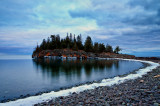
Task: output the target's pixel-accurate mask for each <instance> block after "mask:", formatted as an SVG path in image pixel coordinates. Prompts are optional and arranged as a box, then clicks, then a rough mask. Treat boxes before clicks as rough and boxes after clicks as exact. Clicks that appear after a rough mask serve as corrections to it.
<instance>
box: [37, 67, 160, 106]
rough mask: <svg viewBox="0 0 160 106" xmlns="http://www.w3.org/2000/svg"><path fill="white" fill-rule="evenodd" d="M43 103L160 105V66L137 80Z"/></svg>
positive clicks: (72, 105) (128, 105)
mask: <svg viewBox="0 0 160 106" xmlns="http://www.w3.org/2000/svg"><path fill="white" fill-rule="evenodd" d="M41 105H63V106H75V105H78V106H79V105H98V106H101V105H105V106H110V105H111V106H112V105H127V106H131V105H132V106H135V105H144V106H148V105H151V106H153V105H154V106H160V67H157V68H156V69H154V70H153V71H151V72H149V73H148V74H146V75H144V76H143V77H141V78H137V79H135V80H128V81H126V82H124V83H121V84H118V85H113V86H110V87H107V86H105V87H98V88H95V89H93V90H86V91H83V92H80V93H78V94H77V93H72V94H71V95H69V96H66V97H58V98H55V99H53V100H50V101H49V102H43V103H39V104H36V105H35V106H41Z"/></svg>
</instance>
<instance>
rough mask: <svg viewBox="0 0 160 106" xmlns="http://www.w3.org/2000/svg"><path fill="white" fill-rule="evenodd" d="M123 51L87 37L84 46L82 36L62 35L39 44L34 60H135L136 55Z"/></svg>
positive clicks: (34, 52)
mask: <svg viewBox="0 0 160 106" xmlns="http://www.w3.org/2000/svg"><path fill="white" fill-rule="evenodd" d="M121 50H122V49H121V48H120V47H119V46H116V47H115V49H114V50H113V47H112V46H111V45H109V44H107V45H105V44H104V43H98V42H94V43H93V41H92V38H91V37H90V36H87V38H86V40H85V42H84V44H83V43H82V35H81V34H80V35H78V36H76V35H75V34H74V35H72V33H70V34H68V33H67V36H66V37H65V38H62V39H61V38H60V35H51V36H50V37H48V38H47V40H46V39H43V41H42V43H41V44H40V45H38V44H37V46H36V47H35V50H34V51H33V54H32V58H52V59H91V58H127V59H134V58H135V56H134V55H127V54H120V53H119V52H120V51H121Z"/></svg>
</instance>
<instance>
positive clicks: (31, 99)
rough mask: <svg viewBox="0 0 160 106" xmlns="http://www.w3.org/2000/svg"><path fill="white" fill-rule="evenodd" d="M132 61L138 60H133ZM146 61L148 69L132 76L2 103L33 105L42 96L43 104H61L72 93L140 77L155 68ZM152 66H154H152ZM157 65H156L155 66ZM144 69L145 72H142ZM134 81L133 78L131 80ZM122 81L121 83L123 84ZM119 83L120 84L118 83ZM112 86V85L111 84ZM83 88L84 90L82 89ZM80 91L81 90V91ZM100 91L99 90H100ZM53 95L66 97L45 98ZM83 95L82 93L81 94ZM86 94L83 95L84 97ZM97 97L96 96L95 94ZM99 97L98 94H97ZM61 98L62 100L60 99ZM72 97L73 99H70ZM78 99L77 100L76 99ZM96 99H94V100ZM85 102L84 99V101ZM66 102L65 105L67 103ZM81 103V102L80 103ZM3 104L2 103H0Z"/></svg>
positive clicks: (40, 99) (153, 64) (86, 91)
mask: <svg viewBox="0 0 160 106" xmlns="http://www.w3.org/2000/svg"><path fill="white" fill-rule="evenodd" d="M131 61H133V60H131ZM134 61H139V60H134ZM148 63H150V64H152V66H149V67H147V68H148V69H147V71H146V68H145V70H144V69H140V71H139V72H140V73H137V74H134V76H133V74H129V75H127V76H126V77H122V78H120V77H115V78H113V79H105V80H102V82H101V83H100V84H99V83H93V84H89V85H83V86H79V87H73V88H72V89H69V90H62V91H60V92H58V93H57V92H52V93H48V94H42V95H41V97H39V98H38V97H37V96H32V97H28V98H26V99H27V100H26V99H20V100H17V101H12V102H8V103H6V104H4V105H7V104H8V105H9V104H10V105H12V104H17V105H20V104H23V105H33V104H35V103H36V102H37V103H38V102H40V101H41V102H43V101H42V98H43V100H44V101H45V102H43V103H42V104H41V105H44V104H48V105H49V104H55V105H56V103H58V104H59V103H60V105H62V104H61V101H62V100H64V101H65V100H68V99H67V97H69V98H70V99H71V100H70V99H69V101H73V100H74V98H75V97H73V95H77V96H80V95H81V94H82V93H83V92H84V93H86V94H88V92H90V91H92V90H93V92H95V91H94V90H97V89H100V88H105V87H99V86H111V85H113V86H115V85H114V84H119V83H122V82H123V83H125V82H124V81H126V80H127V79H128V78H129V79H135V78H137V77H140V76H141V75H143V74H146V73H147V72H149V71H151V69H153V68H155V64H156V63H152V62H148ZM153 66H154V67H153ZM156 67H157V66H156ZM142 71H143V73H142ZM144 71H145V72H144ZM133 81H134V80H133ZM123 83H122V84H123ZM120 85H121V84H120ZM120 85H117V86H120ZM95 87H97V88H95ZM111 87H112V86H111ZM94 88H95V89H94ZM87 89H90V90H87ZM84 90H85V91H84ZM81 91H82V92H81ZM100 91H101V90H100ZM75 92H81V93H79V94H76V93H75ZM72 93H73V94H72ZM59 94H60V95H59ZM69 94H72V95H70V96H67V95H69ZM53 95H54V97H59V96H67V97H59V99H60V101H59V100H57V99H58V98H56V99H55V100H56V101H57V102H54V100H51V99H50V100H51V101H47V100H48V99H47V98H49V97H53ZM83 95H84V94H83ZM86 97H87V96H85V97H84V98H86ZM96 97H97V96H96ZM98 97H99V96H98ZM61 99H62V100H61ZM72 99H73V100H72ZM74 101H75V104H78V102H76V100H74ZM77 101H78V100H77ZM95 101H96V100H95ZM84 102H85V101H84ZM66 103H67V104H68V102H66ZM67 104H66V105H67ZM81 104H82V103H81ZM2 105H3V104H2ZM38 105H40V104H38ZM68 105H74V104H68Z"/></svg>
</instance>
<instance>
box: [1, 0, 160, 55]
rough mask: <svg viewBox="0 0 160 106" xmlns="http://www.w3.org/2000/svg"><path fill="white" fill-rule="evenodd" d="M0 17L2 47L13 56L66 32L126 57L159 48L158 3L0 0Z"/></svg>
mask: <svg viewBox="0 0 160 106" xmlns="http://www.w3.org/2000/svg"><path fill="white" fill-rule="evenodd" d="M0 16H1V17H0V45H1V46H0V47H1V49H2V47H5V48H8V49H13V50H12V51H15V52H14V53H13V52H11V53H13V54H16V50H17V48H19V49H18V50H20V52H17V54H20V53H22V51H24V50H25V49H26V50H31V48H32V49H33V48H34V47H35V46H36V44H37V42H38V44H40V42H41V41H42V39H43V38H47V37H48V36H50V35H51V34H60V35H61V36H62V37H64V36H65V35H66V33H67V32H72V33H75V34H76V35H78V34H80V33H81V34H82V38H83V40H84V39H85V37H86V36H87V35H89V36H91V37H92V38H93V41H96V42H102V43H105V44H107V43H109V44H111V45H113V46H114V47H115V46H116V45H120V47H122V48H123V49H124V52H128V53H131V52H134V53H135V51H134V50H136V49H137V51H138V52H142V51H143V50H144V51H148V52H152V51H155V50H159V49H158V48H160V46H159V45H160V41H159V40H158V39H160V18H159V17H160V2H159V0H123V1H121V2H119V1H117V0H112V1H111V0H85V2H84V1H82V0H76V1H75V0H54V1H53V0H45V1H44V0H28V1H27V2H26V1H25V0H14V1H11V0H1V1H0ZM22 48H23V49H22ZM143 48H144V49H143ZM145 48H152V49H145ZM18 50H17V51H18ZM21 50H22V51H21ZM1 51H4V49H2V50H1ZM31 52H32V50H31ZM31 52H30V54H31ZM8 53H9V51H8ZM27 54H29V52H28V53H27Z"/></svg>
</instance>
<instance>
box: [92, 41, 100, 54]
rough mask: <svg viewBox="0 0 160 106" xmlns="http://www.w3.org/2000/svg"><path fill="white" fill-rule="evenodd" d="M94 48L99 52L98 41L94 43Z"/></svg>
mask: <svg viewBox="0 0 160 106" xmlns="http://www.w3.org/2000/svg"><path fill="white" fill-rule="evenodd" d="M93 49H94V52H95V53H98V52H99V45H98V42H95V43H94V46H93Z"/></svg>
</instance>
